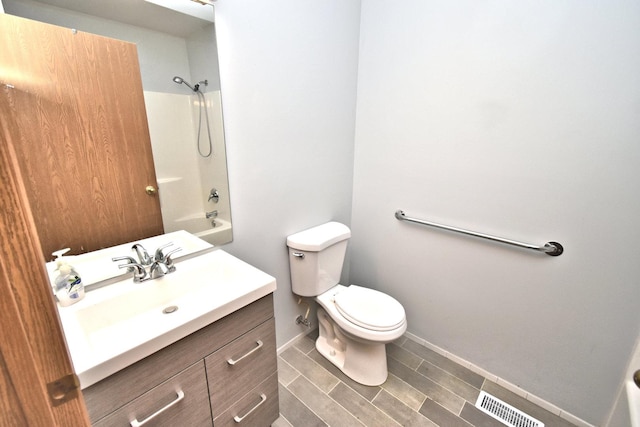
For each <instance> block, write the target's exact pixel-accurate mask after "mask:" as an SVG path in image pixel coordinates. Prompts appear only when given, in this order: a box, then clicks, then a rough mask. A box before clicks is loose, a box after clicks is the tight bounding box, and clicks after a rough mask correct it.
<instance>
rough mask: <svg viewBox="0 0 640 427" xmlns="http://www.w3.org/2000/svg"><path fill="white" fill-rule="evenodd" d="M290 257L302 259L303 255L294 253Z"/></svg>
mask: <svg viewBox="0 0 640 427" xmlns="http://www.w3.org/2000/svg"><path fill="white" fill-rule="evenodd" d="M291 255H293V256H294V257H296V258H300V259H304V254H303V253H302V252H294V253H292V254H291Z"/></svg>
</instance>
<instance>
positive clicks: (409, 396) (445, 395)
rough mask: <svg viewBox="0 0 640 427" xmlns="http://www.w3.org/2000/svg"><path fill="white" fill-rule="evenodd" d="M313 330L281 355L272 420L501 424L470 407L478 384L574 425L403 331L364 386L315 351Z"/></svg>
mask: <svg viewBox="0 0 640 427" xmlns="http://www.w3.org/2000/svg"><path fill="white" fill-rule="evenodd" d="M316 337H317V331H316V332H315V333H314V332H312V333H311V334H310V335H308V336H305V337H301V338H299V339H298V340H297V341H296V342H295V343H294V344H293V345H292V346H291V347H289V348H287V349H286V350H285V351H283V352H282V353H281V354H280V355H279V356H278V380H279V394H280V418H278V419H277V420H276V422H275V423H273V425H272V426H273V427H289V426H293V427H302V426H304V427H312V426H335V427H339V426H348V427H353V426H363V425H364V426H372V427H375V426H382V427H390V426H399V425H400V426H431V427H433V426H441V427H471V426H477V427H504V424H502V423H500V422H498V421H496V420H494V419H493V418H491V417H490V416H488V415H486V414H485V413H483V412H481V411H480V410H478V409H476V408H475V401H476V399H477V397H478V395H479V394H480V390H485V391H486V392H487V393H490V394H492V395H494V396H496V397H497V398H499V399H502V400H503V401H505V402H507V403H509V404H510V405H512V406H514V407H516V408H518V409H520V410H521V411H524V412H525V413H527V414H529V415H531V416H532V417H534V418H536V419H538V420H539V421H542V422H543V423H545V426H547V427H571V426H573V424H571V423H569V422H567V421H565V420H563V419H562V418H560V417H558V416H556V415H554V414H552V413H550V412H548V411H546V410H544V409H542V408H540V407H538V406H536V405H534V404H533V403H531V402H529V401H527V400H525V399H523V398H521V397H519V396H517V395H515V394H514V393H512V392H510V391H508V390H506V389H504V388H503V387H500V386H498V385H497V384H495V383H493V382H491V381H489V380H487V379H485V378H483V377H482V376H480V375H478V374H476V373H474V372H472V371H471V370H469V369H468V368H466V367H463V366H461V365H458V364H456V363H454V362H452V361H451V360H449V359H447V358H445V357H443V356H441V355H439V354H438V353H435V352H434V351H432V350H429V349H427V348H426V347H423V346H421V345H419V344H417V343H415V342H414V341H412V340H410V339H407V338H405V337H402V338H400V339H399V340H397V341H395V342H394V343H391V344H388V345H387V359H388V369H389V377H388V379H387V381H386V382H385V383H384V384H382V385H381V386H378V387H367V386H363V385H361V384H358V383H356V382H354V381H353V380H351V379H350V378H348V377H346V376H345V375H344V374H343V373H342V372H341V371H340V370H339V369H337V368H336V367H335V366H334V365H333V364H331V363H330V362H329V361H328V360H326V359H325V358H324V357H322V356H321V355H320V354H319V353H318V351H317V350H316V349H315V342H314V340H315V338H316Z"/></svg>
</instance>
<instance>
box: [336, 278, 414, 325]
mask: <svg viewBox="0 0 640 427" xmlns="http://www.w3.org/2000/svg"><path fill="white" fill-rule="evenodd" d="M333 300H334V304H335V307H336V308H337V310H338V312H339V313H340V314H341V315H342V316H344V318H345V319H347V320H348V321H350V322H352V323H354V324H355V325H358V326H360V327H362V328H366V329H369V330H372V331H391V330H394V329H397V328H398V327H400V326H401V325H402V324H403V323H405V312H404V308H403V307H402V304H400V303H399V302H398V301H397V300H396V299H395V298H393V297H391V296H389V295H387V294H385V293H382V292H379V291H376V290H374V289H369V288H363V287H362V286H357V285H351V286H349V287H346V288H344V289H342V290H341V291H340V292H337V293H336V294H335V295H334V298H333Z"/></svg>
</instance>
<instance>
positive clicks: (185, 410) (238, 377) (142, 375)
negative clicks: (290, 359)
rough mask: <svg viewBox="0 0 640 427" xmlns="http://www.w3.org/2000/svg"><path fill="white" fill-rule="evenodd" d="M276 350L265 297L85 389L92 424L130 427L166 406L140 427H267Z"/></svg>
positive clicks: (275, 410)
mask: <svg viewBox="0 0 640 427" xmlns="http://www.w3.org/2000/svg"><path fill="white" fill-rule="evenodd" d="M275 346H276V344H275V321H274V318H273V295H272V294H269V295H267V296H265V297H263V298H261V299H259V300H257V301H255V302H253V303H251V304H249V305H247V306H246V307H244V308H241V309H240V310H238V311H236V312H234V313H231V314H229V315H228V316H225V317H223V318H222V319H220V320H218V321H216V322H215V323H212V324H211V325H209V326H206V327H205V328H202V329H200V330H199V331H196V332H194V333H193V334H191V335H188V336H187V337H185V338H183V339H181V340H179V341H177V342H175V343H174V344H172V345H170V346H168V347H166V348H164V349H162V350H160V351H158V352H156V353H154V354H152V355H150V356H148V357H146V358H144V359H142V360H140V361H139V362H137V363H135V364H133V365H131V366H129V367H127V368H125V369H123V370H121V371H119V372H117V373H115V374H113V375H111V376H110V377H107V378H105V379H103V380H102V381H100V382H98V383H96V384H94V385H92V386H90V387H87V388H86V389H84V390H83V394H84V398H85V402H86V405H87V409H88V411H89V416H90V419H91V423H92V425H94V426H97V427H107V426H130V425H131V424H130V423H131V421H134V420H137V421H138V422H142V421H144V420H145V419H146V418H148V417H150V416H151V415H153V414H154V413H155V412H157V411H159V410H161V409H162V408H166V409H165V410H163V411H162V413H160V414H158V415H157V416H155V417H154V418H153V420H152V421H149V423H148V424H146V425H149V426H176V425H189V426H211V425H212V424H213V425H215V426H216V427H218V426H220V425H233V426H243V425H250V426H260V425H264V426H269V425H271V423H272V422H273V421H275V420H276V418H278V415H279V407H278V378H277V363H276V347H275ZM181 394H184V396H183V397H181ZM134 425H135V424H134Z"/></svg>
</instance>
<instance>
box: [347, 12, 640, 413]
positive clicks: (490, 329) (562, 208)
mask: <svg viewBox="0 0 640 427" xmlns="http://www.w3.org/2000/svg"><path fill="white" fill-rule="evenodd" d="M360 37H361V43H360V62H359V75H358V85H359V89H358V103H357V126H356V147H355V172H354V194H353V216H352V229H353V238H352V246H351V256H352V262H351V279H352V282H353V283H361V284H367V285H370V286H372V287H375V288H378V289H381V290H384V291H387V292H388V293H390V294H392V295H394V296H396V297H397V298H398V299H399V300H400V301H401V302H402V303H403V304H404V306H405V308H406V310H407V315H408V321H409V331H410V332H412V333H413V334H415V335H417V336H418V337H421V338H424V339H426V340H427V341H429V342H431V343H433V344H435V345H437V346H440V347H442V348H444V349H446V350H448V351H450V352H452V353H453V354H455V355H457V356H459V357H462V358H463V359H466V360H468V361H470V362H472V363H474V364H476V365H478V366H480V367H482V368H484V369H486V370H488V371H489V372H491V373H493V374H496V375H498V376H499V377H501V378H504V379H506V380H507V381H509V382H511V383H513V384H515V385H518V386H520V387H522V388H523V389H524V390H527V391H528V392H530V393H533V394H535V395H537V396H538V397H540V398H543V399H545V400H548V401H550V402H551V403H553V404H555V405H557V406H558V407H560V408H562V409H564V410H566V411H568V412H570V413H573V414H574V415H576V416H578V417H581V418H583V419H584V420H586V421H588V422H590V423H593V424H596V425H601V424H602V422H603V421H604V420H605V419H606V417H607V415H608V412H609V410H610V408H611V407H612V402H613V399H614V398H615V395H616V392H617V388H618V385H619V383H620V380H621V379H622V375H623V374H624V371H625V368H626V364H627V361H628V357H629V354H630V353H631V350H632V348H633V345H634V343H635V339H636V337H637V336H638V332H639V325H640V316H639V313H640V312H639V311H638V310H637V301H638V297H640V287H639V286H638V285H639V283H638V278H639V277H640V262H638V260H639V259H640V257H639V251H638V241H640V240H639V239H640V227H638V225H637V220H638V218H640V197H639V195H640V177H639V176H638V167H639V165H640V144H639V141H640V114H639V113H640V78H639V76H640V55H639V52H640V50H639V46H638V40H640V3H638V2H637V1H634V0H612V1H608V2H600V1H595V0H594V1H584V0H567V1H562V2H557V1H552V0H543V1H541V0H535V1H533V0H531V1H529V0H523V1H518V2H508V1H504V0H483V1H478V0H457V1H453V2H452V1H450V0H430V1H424V0H404V1H400V2H393V4H392V5H391V4H390V3H389V2H388V1H382V0H364V1H363V3H362V22H361V33H360ZM396 209H404V210H405V211H406V212H407V214H408V215H409V216H415V217H418V218H425V219H430V220H433V221H436V222H441V223H445V224H450V225H457V226H460V227H463V228H468V229H472V230H477V231H480V232H485V233H490V234H495V235H498V236H503V237H507V238H512V239H516V240H522V241H526V242H531V243H539V244H542V243H544V242H547V241H549V240H557V241H559V242H560V243H562V244H563V245H564V246H565V250H566V252H565V254H563V255H562V256H560V257H557V258H553V257H548V256H546V255H542V254H536V253H533V252H531V253H530V252H526V251H524V250H519V249H515V248H512V247H507V246H500V245H498V244H493V243H490V242H485V241H481V240H479V239H473V238H466V237H462V236H457V235H452V234H449V233H446V232H442V231H437V230H434V229H428V228H426V227H423V226H418V225H411V224H408V223H401V222H399V221H397V220H396V219H394V216H393V214H394V211H395V210H396Z"/></svg>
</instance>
